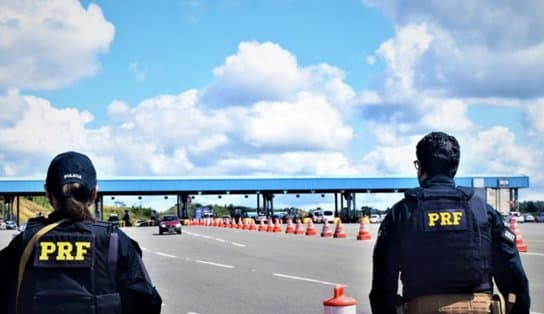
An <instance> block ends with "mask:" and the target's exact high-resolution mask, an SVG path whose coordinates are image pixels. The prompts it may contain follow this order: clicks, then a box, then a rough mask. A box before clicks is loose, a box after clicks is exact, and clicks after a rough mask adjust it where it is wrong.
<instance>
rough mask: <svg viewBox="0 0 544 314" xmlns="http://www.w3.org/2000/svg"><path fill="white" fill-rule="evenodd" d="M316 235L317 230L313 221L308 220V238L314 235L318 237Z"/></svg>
mask: <svg viewBox="0 0 544 314" xmlns="http://www.w3.org/2000/svg"><path fill="white" fill-rule="evenodd" d="M316 234H317V230H315V226H314V222H313V220H311V219H308V228H306V235H307V236H312V235H316Z"/></svg>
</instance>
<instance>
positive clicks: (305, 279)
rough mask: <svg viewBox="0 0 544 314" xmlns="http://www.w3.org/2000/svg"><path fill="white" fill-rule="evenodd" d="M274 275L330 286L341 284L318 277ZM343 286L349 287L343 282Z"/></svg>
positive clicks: (275, 274)
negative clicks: (318, 278)
mask: <svg viewBox="0 0 544 314" xmlns="http://www.w3.org/2000/svg"><path fill="white" fill-rule="evenodd" d="M272 275H274V276H276V277H281V278H287V279H294V280H301V281H308V282H314V283H320V284H322V285H329V286H336V285H339V284H338V283H334V282H328V281H323V280H317V279H311V278H305V277H298V276H291V275H285V274H278V273H273V274H272ZM342 286H344V287H347V286H346V285H344V284H342Z"/></svg>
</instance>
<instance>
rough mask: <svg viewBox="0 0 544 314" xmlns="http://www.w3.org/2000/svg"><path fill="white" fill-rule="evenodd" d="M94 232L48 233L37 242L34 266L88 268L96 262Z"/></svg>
mask: <svg viewBox="0 0 544 314" xmlns="http://www.w3.org/2000/svg"><path fill="white" fill-rule="evenodd" d="M94 244H95V242H94V237H93V235H92V234H67V233H61V234H46V235H45V236H43V237H42V238H40V240H39V241H38V242H37V243H36V247H35V252H36V254H35V257H34V266H35V267H46V268H47V267H49V268H51V267H57V268H65V267H67V268H88V267H92V266H93V264H94V254H95V247H94Z"/></svg>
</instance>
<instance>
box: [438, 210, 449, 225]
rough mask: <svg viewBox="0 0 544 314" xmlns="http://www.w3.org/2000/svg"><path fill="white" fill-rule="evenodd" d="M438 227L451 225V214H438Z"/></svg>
mask: <svg viewBox="0 0 544 314" xmlns="http://www.w3.org/2000/svg"><path fill="white" fill-rule="evenodd" d="M440 225H441V226H449V225H451V213H447V212H445V213H440Z"/></svg>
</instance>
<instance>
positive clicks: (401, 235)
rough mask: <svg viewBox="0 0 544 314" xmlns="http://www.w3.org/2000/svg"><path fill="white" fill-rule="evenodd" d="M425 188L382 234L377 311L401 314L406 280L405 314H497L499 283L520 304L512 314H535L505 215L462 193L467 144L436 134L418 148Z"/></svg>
mask: <svg viewBox="0 0 544 314" xmlns="http://www.w3.org/2000/svg"><path fill="white" fill-rule="evenodd" d="M416 155H417V160H416V161H414V165H415V167H416V168H417V174H418V179H419V183H420V187H419V188H415V189H413V190H410V191H407V192H406V193H405V197H404V199H402V200H401V201H400V202H398V203H396V204H395V205H394V206H393V208H392V209H391V211H390V212H389V214H388V215H387V216H386V217H385V219H384V221H383V222H382V224H381V226H380V230H379V233H378V238H377V240H376V244H375V247H374V256H373V278H372V290H371V292H370V304H371V307H372V312H373V313H396V306H398V305H399V297H398V296H397V288H398V277H399V273H400V275H401V276H400V279H401V281H402V290H403V291H402V294H403V296H402V301H401V302H400V303H402V305H403V307H402V309H403V311H404V312H407V313H409V314H412V313H438V312H440V313H489V311H490V305H491V303H492V301H491V299H492V293H493V282H492V279H495V282H496V284H497V286H498V289H499V291H500V292H501V293H502V295H504V296H508V295H510V301H511V302H512V303H514V302H513V301H514V298H512V296H513V295H515V303H514V304H510V306H509V307H508V308H509V309H510V310H511V313H529V306H530V298H529V284H528V280H527V277H526V275H525V272H524V270H523V267H522V264H521V260H520V257H519V254H518V251H517V248H516V244H515V236H514V234H513V233H512V232H511V231H510V230H509V229H508V228H506V227H505V226H504V224H503V221H502V218H501V215H500V214H499V213H498V212H497V211H496V210H494V209H493V208H491V207H490V206H489V205H487V204H486V203H485V202H484V201H483V200H482V199H481V198H480V197H478V196H476V195H474V191H473V190H472V189H470V188H460V187H455V183H454V180H453V178H454V176H455V174H456V172H457V167H458V165H459V156H460V151H459V144H458V142H457V140H456V139H455V138H454V137H453V136H450V135H447V134H445V133H442V132H432V133H430V134H428V135H426V136H425V137H423V139H421V140H420V141H419V143H418V144H417V147H416Z"/></svg>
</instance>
